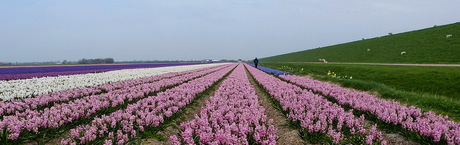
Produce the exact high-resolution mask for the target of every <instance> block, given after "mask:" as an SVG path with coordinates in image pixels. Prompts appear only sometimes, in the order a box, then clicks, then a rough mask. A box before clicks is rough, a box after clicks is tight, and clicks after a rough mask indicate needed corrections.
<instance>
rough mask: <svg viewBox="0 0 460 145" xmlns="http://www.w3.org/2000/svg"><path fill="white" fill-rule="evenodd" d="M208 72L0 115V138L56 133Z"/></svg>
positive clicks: (4, 139)
mask: <svg viewBox="0 0 460 145" xmlns="http://www.w3.org/2000/svg"><path fill="white" fill-rule="evenodd" d="M224 69H228V68H224ZM212 71H215V70H213V69H211V70H208V71H201V72H195V73H191V74H185V75H182V76H178V77H173V78H168V79H163V80H159V81H155V82H152V83H143V84H139V85H134V86H132V85H127V86H126V87H124V88H123V89H120V90H114V91H111V92H108V93H105V94H100V95H91V96H87V97H83V98H80V99H76V100H73V101H70V102H68V103H63V104H57V105H54V106H52V107H51V108H45V109H44V110H26V111H25V112H22V113H16V114H15V115H11V116H3V120H1V121H0V132H3V133H2V134H0V136H3V137H5V136H8V138H7V139H6V138H2V140H3V141H8V140H17V139H20V140H23V139H28V138H35V137H37V136H38V135H41V134H46V133H48V132H56V130H55V129H58V128H60V127H61V126H66V125H68V124H71V123H72V122H74V121H76V120H82V119H85V118H91V117H92V116H93V115H95V114H97V113H98V112H101V111H102V112H104V111H108V112H110V110H118V109H120V108H117V107H118V106H121V105H127V103H129V102H133V101H136V100H139V99H142V98H145V97H146V96H148V95H150V94H151V93H153V92H156V91H159V90H160V89H162V88H165V87H168V86H174V85H178V84H181V83H183V82H186V81H189V80H192V79H194V78H196V77H199V76H202V75H205V74H207V73H210V72H212ZM129 86H131V87H129ZM4 131H6V132H4ZM43 132H44V133H43Z"/></svg>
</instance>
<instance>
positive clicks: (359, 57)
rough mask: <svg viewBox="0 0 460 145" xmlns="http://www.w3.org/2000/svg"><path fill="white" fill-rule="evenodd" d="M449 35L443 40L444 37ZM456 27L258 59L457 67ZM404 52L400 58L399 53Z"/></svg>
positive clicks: (459, 58)
mask: <svg viewBox="0 0 460 145" xmlns="http://www.w3.org/2000/svg"><path fill="white" fill-rule="evenodd" d="M448 34H452V37H451V38H448V39H446V35H448ZM459 34H460V23H454V24H449V25H444V26H437V27H433V28H427V29H422V30H416V31H410V32H406V33H400V34H394V35H388V36H382V37H376V38H371V39H365V40H359V41H354V42H349V43H343V44H338V45H333V46H327V47H323V48H316V49H310V50H305V51H299V52H293V53H289V54H282V55H277V56H272V57H267V58H262V59H260V62H261V63H264V62H319V61H318V59H326V60H327V61H328V62H360V63H362V62H366V63H437V64H444V63H445V64H458V63H460V49H459V48H460V35H459ZM403 51H405V52H407V53H406V54H404V55H401V52H403Z"/></svg>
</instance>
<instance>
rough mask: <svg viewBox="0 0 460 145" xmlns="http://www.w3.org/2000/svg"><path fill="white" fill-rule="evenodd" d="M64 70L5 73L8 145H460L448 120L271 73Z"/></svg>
mask: <svg viewBox="0 0 460 145" xmlns="http://www.w3.org/2000/svg"><path fill="white" fill-rule="evenodd" d="M61 67H70V66H53V67H46V66H44V67H40V69H37V68H29V67H11V68H0V69H1V70H2V71H1V72H0V99H1V100H0V144H1V145H16V144H26V145H28V144H62V145H74V144H106V145H123V144H172V145H180V144H213V145H214V144H216V145H217V144H238V145H239V144H248V145H249V144H251V145H252V144H261V145H274V144H460V124H459V123H458V122H455V121H452V120H450V119H449V118H448V116H442V115H438V114H435V113H433V112H431V111H429V110H422V109H420V108H417V107H414V106H406V105H405V104H401V103H399V102H396V101H393V100H386V99H382V98H379V97H378V96H376V95H373V94H371V93H368V92H361V91H357V90H353V89H348V88H343V87H341V86H339V85H336V84H332V83H329V82H322V81H318V80H314V79H311V78H307V77H303V76H295V75H292V74H289V73H286V72H282V71H279V70H274V69H271V68H266V67H259V68H254V67H253V66H252V65H250V64H245V63H211V64H161V65H159V64H158V65H133V66H126V65H101V66H97V67H96V66H72V67H71V68H61ZM264 99H265V100H269V101H268V102H265V101H263V100H264ZM270 110H274V111H275V112H278V114H279V116H278V117H274V116H276V115H274V114H276V113H273V112H270ZM281 121H285V123H280V122H281ZM289 132H295V133H294V134H293V135H291V136H290V137H289V139H286V136H284V134H288V133H289ZM394 135H397V136H398V139H395V138H392V137H391V136H394ZM296 139H297V140H300V142H297V143H292V142H289V140H296ZM286 140H288V141H286ZM152 141H153V142H152Z"/></svg>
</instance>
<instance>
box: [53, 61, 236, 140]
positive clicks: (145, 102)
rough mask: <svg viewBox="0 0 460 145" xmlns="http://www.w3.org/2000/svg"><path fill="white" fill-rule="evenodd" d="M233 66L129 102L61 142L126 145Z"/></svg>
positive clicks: (76, 129) (72, 132)
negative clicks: (101, 142)
mask: <svg viewBox="0 0 460 145" xmlns="http://www.w3.org/2000/svg"><path fill="white" fill-rule="evenodd" d="M234 67H235V65H232V66H231V67H227V68H224V69H222V70H219V71H217V72H214V73H211V74H208V75H206V76H203V77H200V78H198V79H195V80H191V81H189V82H187V83H184V84H181V85H179V86H177V87H174V88H172V89H168V90H166V91H165V92H160V93H158V94H157V95H156V96H150V97H147V98H144V99H142V100H140V101H138V102H137V103H135V104H130V105H128V106H127V107H126V109H123V110H118V111H116V112H113V113H111V114H109V115H103V116H101V117H97V118H95V119H94V120H93V121H92V122H91V124H87V125H80V126H77V127H76V128H74V129H71V130H70V134H71V136H70V138H67V139H63V140H62V141H61V144H71V143H78V144H91V143H93V142H94V141H96V140H97V139H102V140H105V143H106V144H112V143H117V144H124V143H125V142H127V141H128V140H129V139H130V138H134V137H136V135H137V134H138V133H139V132H143V131H144V129H146V128H154V127H157V126H159V125H160V124H161V123H163V122H164V121H165V119H167V118H168V117H171V116H172V115H173V114H174V113H176V112H177V111H179V110H180V109H181V108H183V107H184V106H186V105H187V104H189V103H190V102H192V100H193V99H194V97H195V96H196V95H197V94H199V93H201V92H203V91H205V90H206V89H207V88H209V87H210V86H211V85H212V84H214V83H215V82H217V81H218V80H219V79H220V78H222V77H223V76H224V75H225V74H227V73H228V72H229V71H231V70H232V69H233V68H234Z"/></svg>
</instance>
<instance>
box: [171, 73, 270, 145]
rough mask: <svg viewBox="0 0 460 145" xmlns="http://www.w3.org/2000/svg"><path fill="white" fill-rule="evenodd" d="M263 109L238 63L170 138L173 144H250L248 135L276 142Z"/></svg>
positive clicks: (266, 143) (265, 143) (265, 144)
mask: <svg viewBox="0 0 460 145" xmlns="http://www.w3.org/2000/svg"><path fill="white" fill-rule="evenodd" d="M264 111H265V109H264V108H263V107H262V106H260V105H259V102H258V100H257V96H256V94H255V89H254V88H253V86H252V85H251V83H249V79H248V77H247V75H246V71H245V69H244V66H243V65H239V66H238V67H237V68H236V69H235V70H234V71H233V73H232V74H230V75H229V76H228V77H227V79H225V80H224V81H223V82H222V84H221V85H220V87H219V89H217V90H216V92H215V95H214V96H211V97H210V99H209V101H206V106H205V107H204V108H202V109H201V112H200V115H199V116H198V115H197V114H195V119H193V120H191V121H189V122H184V123H182V124H181V125H180V126H181V129H182V132H181V137H180V138H178V137H177V136H176V135H174V136H171V137H170V141H171V143H172V144H174V145H180V144H195V140H194V136H198V137H199V144H249V141H248V138H253V139H254V141H255V143H257V144H262V145H269V144H270V145H274V144H276V138H277V136H276V128H275V127H274V126H273V124H272V122H273V120H269V121H267V117H266V115H265V114H264Z"/></svg>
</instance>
